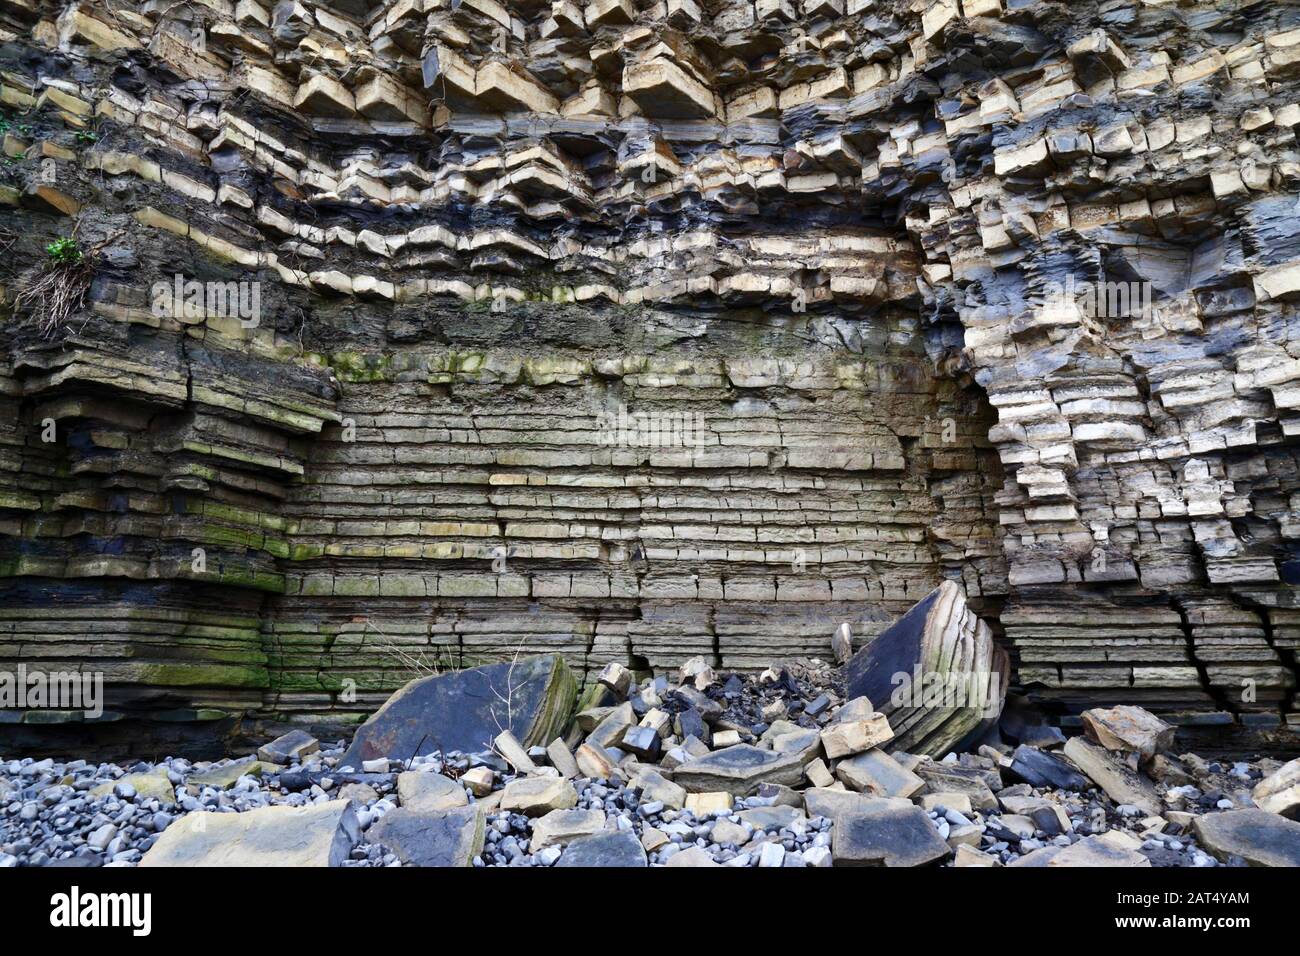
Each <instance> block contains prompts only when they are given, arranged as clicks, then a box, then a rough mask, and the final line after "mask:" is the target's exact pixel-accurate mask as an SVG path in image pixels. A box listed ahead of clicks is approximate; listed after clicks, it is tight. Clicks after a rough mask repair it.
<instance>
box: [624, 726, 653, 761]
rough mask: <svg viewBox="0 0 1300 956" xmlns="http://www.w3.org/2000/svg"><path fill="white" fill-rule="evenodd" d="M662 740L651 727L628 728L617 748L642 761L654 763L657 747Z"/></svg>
mask: <svg viewBox="0 0 1300 956" xmlns="http://www.w3.org/2000/svg"><path fill="white" fill-rule="evenodd" d="M662 740H663V738H662V737H660V736H659V734H658V733H656V732H655V731H654V729H653V728H651V727H629V728H627V730H626V731H625V732H624V733H623V739H622V740H620V741H619V743H618V746H619V749H621V750H626V751H627V752H628V753H632V754H636V756H638V757H640V758H641V759H642V760H647V761H650V762H652V763H653V762H654V761H655V760H658V759H659V747H660V744H661V742H662Z"/></svg>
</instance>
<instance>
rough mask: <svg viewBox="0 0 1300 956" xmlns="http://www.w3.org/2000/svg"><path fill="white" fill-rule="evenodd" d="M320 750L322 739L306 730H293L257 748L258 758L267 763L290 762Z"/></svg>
mask: <svg viewBox="0 0 1300 956" xmlns="http://www.w3.org/2000/svg"><path fill="white" fill-rule="evenodd" d="M318 750H320V741H319V740H317V739H316V738H315V737H313V736H312V735H311V734H309V733H307V731H305V730H291V731H289V732H288V733H287V734H284V735H283V736H280V737H277V738H275V740H272V741H271V742H270V743H269V744H263V745H262V746H261V747H259V748H258V749H257V759H258V760H263V761H265V762H266V763H275V764H289V763H293V762H294V761H295V760H299V761H300V760H302V759H303V758H304V757H306V756H307V755H308V754H314V753H315V752H316V751H318Z"/></svg>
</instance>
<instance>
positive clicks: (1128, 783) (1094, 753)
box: [1064, 737, 1164, 815]
mask: <svg viewBox="0 0 1300 956" xmlns="http://www.w3.org/2000/svg"><path fill="white" fill-rule="evenodd" d="M1064 753H1065V756H1066V757H1068V758H1069V759H1070V760H1071V761H1072V762H1073V763H1074V765H1075V766H1076V767H1078V768H1079V769H1080V770H1082V771H1083V772H1084V774H1085V775H1087V776H1088V778H1089V779H1091V780H1092V781H1093V782H1094V783H1095V784H1096V785H1097V786H1098V787H1100V788H1101V789H1102V790H1104V791H1105V792H1106V795H1107V796H1108V797H1110V798H1111V799H1112V800H1114V801H1115V802H1116V803H1120V804H1130V805H1132V806H1135V807H1139V808H1140V809H1141V810H1142V811H1143V812H1144V813H1147V814H1151V815H1159V813H1160V811H1161V810H1162V809H1164V808H1163V806H1162V805H1161V802H1160V796H1159V795H1158V794H1157V793H1156V789H1155V787H1154V786H1153V785H1152V784H1151V782H1150V781H1149V780H1147V779H1146V778H1145V777H1143V776H1141V775H1140V774H1138V773H1135V772H1134V771H1133V770H1130V769H1129V768H1128V767H1126V766H1125V765H1124V764H1122V763H1120V762H1119V761H1118V760H1116V759H1115V758H1114V757H1112V756H1111V755H1110V754H1109V753H1108V752H1107V751H1105V750H1103V749H1102V748H1101V747H1098V746H1097V745H1096V744H1090V743H1088V742H1087V741H1086V740H1084V739H1083V738H1082V737H1071V738H1070V740H1069V741H1068V742H1067V743H1066V745H1065V751H1064Z"/></svg>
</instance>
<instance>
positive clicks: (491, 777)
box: [460, 767, 497, 797]
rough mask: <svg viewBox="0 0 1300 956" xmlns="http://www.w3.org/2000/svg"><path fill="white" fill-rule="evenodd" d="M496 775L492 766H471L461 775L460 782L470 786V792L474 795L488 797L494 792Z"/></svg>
mask: <svg viewBox="0 0 1300 956" xmlns="http://www.w3.org/2000/svg"><path fill="white" fill-rule="evenodd" d="M496 776H497V775H496V772H495V771H494V770H493V769H492V768H491V767H471V768H470V769H469V770H466V771H465V772H464V773H463V774H461V775H460V782H461V783H463V784H464V785H465V786H467V787H469V792H470V793H472V794H474V796H476V797H486V796H487V795H488V794H489V793H491V792H492V784H493V783H494V782H495V781H496Z"/></svg>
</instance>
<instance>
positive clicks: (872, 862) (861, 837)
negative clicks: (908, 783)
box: [831, 800, 952, 867]
mask: <svg viewBox="0 0 1300 956" xmlns="http://www.w3.org/2000/svg"><path fill="white" fill-rule="evenodd" d="M834 819H835V828H834V832H833V835H832V837H831V854H832V856H833V857H834V858H835V865H836V866H900V867H901V866H925V865H927V864H931V863H938V862H939V861H941V860H944V859H946V858H947V857H948V856H949V855H950V854H951V853H952V850H951V849H950V848H949V846H948V844H947V843H945V842H944V841H943V839H942V838H941V837H940V836H939V833H938V831H936V830H935V828H934V827H933V826H932V825H931V823H930V818H929V817H928V816H926V813H925V811H924V810H922V809H921V808H920V807H917V806H913V805H912V804H910V803H908V804H906V805H905V806H899V805H897V804H895V803H893V802H886V801H874V800H868V801H864V803H863V805H862V806H861V807H858V808H856V809H853V810H848V811H845V812H843V813H840V814H839V815H838V816H836V817H835V818H834Z"/></svg>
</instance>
